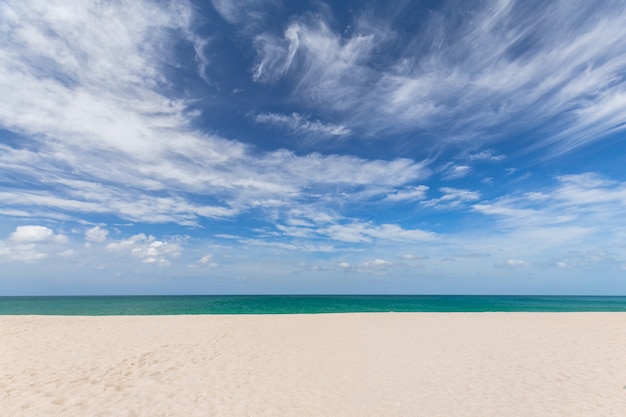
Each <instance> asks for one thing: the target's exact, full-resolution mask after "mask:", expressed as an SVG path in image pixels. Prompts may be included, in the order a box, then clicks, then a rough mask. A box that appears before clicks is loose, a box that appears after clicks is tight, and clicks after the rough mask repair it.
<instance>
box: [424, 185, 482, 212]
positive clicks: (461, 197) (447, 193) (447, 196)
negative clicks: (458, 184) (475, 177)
mask: <svg viewBox="0 0 626 417" xmlns="http://www.w3.org/2000/svg"><path fill="white" fill-rule="evenodd" d="M439 191H440V192H441V193H442V194H443V195H442V196H441V197H439V198H433V199H431V200H426V201H423V202H422V204H423V205H424V206H427V207H436V208H450V207H458V206H460V205H461V204H463V203H468V202H472V201H476V200H480V193H479V192H478V191H471V190H463V189H459V188H451V187H442V188H440V189H439ZM474 207H476V205H475V206H474Z"/></svg>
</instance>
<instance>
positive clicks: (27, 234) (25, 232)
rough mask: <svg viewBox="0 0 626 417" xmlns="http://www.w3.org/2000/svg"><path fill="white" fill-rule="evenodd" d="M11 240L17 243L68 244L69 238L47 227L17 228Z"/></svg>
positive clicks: (10, 237)
mask: <svg viewBox="0 0 626 417" xmlns="http://www.w3.org/2000/svg"><path fill="white" fill-rule="evenodd" d="M9 240H11V241H13V242H17V243H36V242H55V243H66V242H67V241H68V238H67V236H65V235H63V234H55V233H54V231H53V230H52V229H50V228H49V227H45V226H17V228H16V229H15V231H14V232H13V233H11V235H10V236H9Z"/></svg>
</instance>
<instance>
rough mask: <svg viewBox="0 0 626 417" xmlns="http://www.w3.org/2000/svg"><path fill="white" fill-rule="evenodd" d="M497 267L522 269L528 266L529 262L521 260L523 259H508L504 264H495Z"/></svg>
mask: <svg viewBox="0 0 626 417" xmlns="http://www.w3.org/2000/svg"><path fill="white" fill-rule="evenodd" d="M495 266H497V267H499V268H520V267H524V266H528V262H526V261H524V260H521V259H507V260H506V261H504V262H500V263H497V264H495Z"/></svg>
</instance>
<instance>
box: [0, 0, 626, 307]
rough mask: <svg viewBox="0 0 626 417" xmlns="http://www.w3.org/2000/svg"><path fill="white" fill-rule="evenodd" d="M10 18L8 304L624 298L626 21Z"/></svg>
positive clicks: (133, 14)
mask: <svg viewBox="0 0 626 417" xmlns="http://www.w3.org/2000/svg"><path fill="white" fill-rule="evenodd" d="M293 3H294V2H281V1H275V0H257V1H251V0H241V1H227V0H214V1H212V2H209V1H182V0H179V1H172V2H168V1H143V0H132V1H123V0H119V1H116V0H112V1H95V0H94V1H91V0H85V1H81V2H78V3H71V4H70V3H69V2H66V1H54V0H53V1H49V0H46V1H43V0H20V1H8V2H3V3H2V4H0V32H1V36H0V96H1V97H2V99H1V100H0V271H1V272H0V288H1V290H0V292H1V293H2V294H4V295H13V294H168V293H169V294H171V293H183V294H191V293H208V294H211V293H456V294H458V293H462V294H476V293H480V294H626V221H625V220H624V218H626V217H625V215H626V167H625V164H624V160H625V159H624V155H625V153H626V152H625V151H626V142H625V141H624V138H625V135H626V132H625V130H626V75H625V74H626V5H625V4H624V2H623V1H577V0H568V1H552V2H541V1H513V0H501V1H473V0H471V1H419V2H417V1H416V2H410V1H396V2H393V1H391V2H389V1H368V2H343V1H342V2H336V3H332V2H320V1H311V2H296V4H293Z"/></svg>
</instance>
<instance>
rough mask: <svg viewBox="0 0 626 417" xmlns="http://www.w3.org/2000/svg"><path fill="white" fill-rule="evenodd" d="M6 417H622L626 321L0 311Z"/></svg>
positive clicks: (573, 316) (556, 316) (613, 316)
mask: <svg viewBox="0 0 626 417" xmlns="http://www.w3.org/2000/svg"><path fill="white" fill-rule="evenodd" d="M0 415H2V416H12V417H18V416H42V417H44V416H46V417H49V416H64V417H66V416H69V417H71V416H81V417H84V416H116V417H117V416H168V417H169V416H198V417H200V416H202V417H208V416H233V417H234V416H237V417H241V416H251V417H252V416H254V417H257V416H276V417H282V416H299V417H306V416H325V417H341V416H358V417H367V416H376V417H384V416H407V417H408V416H411V417H415V416H425V417H426V416H428V417H437V416H445V417H454V416H479V417H490V416H494V417H495V416H498V417H513V416H520V417H522V416H523V417H531V416H585V417H590V416H602V417H607V416H620V417H622V416H624V415H626V314H623V313H470V314H457V313H443V314H430V313H408V314H404V313H382V314H378V313H375V314H328V315H283V316H280V315H279V316H276V315H267V316H259V315H257V316H143V317H142V316H135V317H58V316H48V317H46V316H0Z"/></svg>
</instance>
